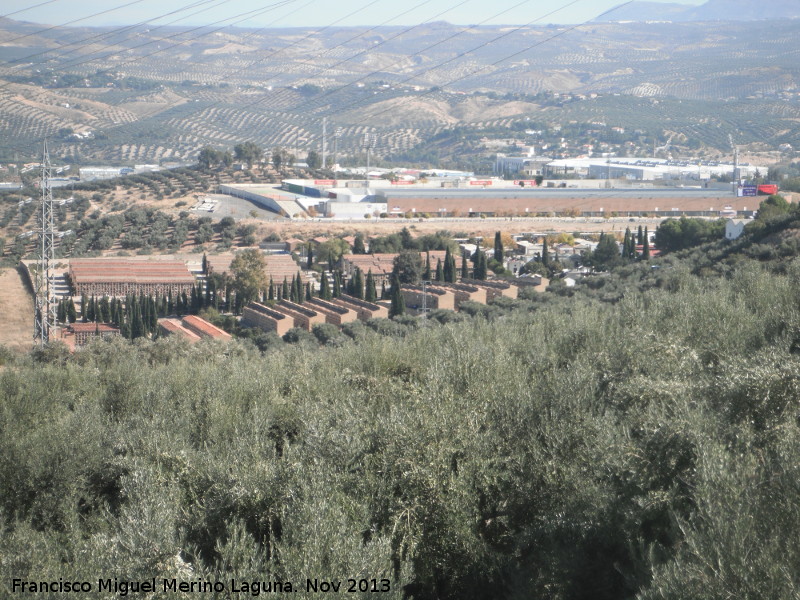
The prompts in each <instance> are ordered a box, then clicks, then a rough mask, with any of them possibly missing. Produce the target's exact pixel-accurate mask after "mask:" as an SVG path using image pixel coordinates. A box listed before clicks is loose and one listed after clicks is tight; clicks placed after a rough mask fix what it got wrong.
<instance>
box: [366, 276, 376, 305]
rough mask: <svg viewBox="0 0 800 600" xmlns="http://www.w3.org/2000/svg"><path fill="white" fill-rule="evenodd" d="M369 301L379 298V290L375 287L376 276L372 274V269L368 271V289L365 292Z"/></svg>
mask: <svg viewBox="0 0 800 600" xmlns="http://www.w3.org/2000/svg"><path fill="white" fill-rule="evenodd" d="M364 299H365V300H366V301H367V302H375V301H376V300H377V299H378V290H376V289H375V278H374V277H373V276H372V269H370V270H369V271H368V272H367V291H366V292H365V294H364Z"/></svg>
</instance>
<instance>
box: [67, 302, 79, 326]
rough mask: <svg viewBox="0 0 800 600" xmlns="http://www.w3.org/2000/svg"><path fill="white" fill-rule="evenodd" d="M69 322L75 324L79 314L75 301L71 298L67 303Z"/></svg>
mask: <svg viewBox="0 0 800 600" xmlns="http://www.w3.org/2000/svg"><path fill="white" fill-rule="evenodd" d="M67 320H68V321H69V322H70V323H74V322H75V321H77V320H78V312H77V311H76V310H75V301H74V300H73V299H72V298H70V299H69V302H68V303H67Z"/></svg>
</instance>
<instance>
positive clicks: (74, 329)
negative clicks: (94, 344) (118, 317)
mask: <svg viewBox="0 0 800 600" xmlns="http://www.w3.org/2000/svg"><path fill="white" fill-rule="evenodd" d="M67 332H68V334H72V335H74V336H75V337H74V340H75V346H84V345H86V344H88V343H89V342H90V341H91V340H92V339H94V338H111V337H116V336H118V335H120V332H119V327H114V326H113V325H109V324H108V323H73V324H72V325H70V326H69V327H67Z"/></svg>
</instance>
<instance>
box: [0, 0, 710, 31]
mask: <svg viewBox="0 0 800 600" xmlns="http://www.w3.org/2000/svg"><path fill="white" fill-rule="evenodd" d="M623 1H624V0H492V1H490V2H487V1H486V0H408V1H403V2H398V1H397V0H138V1H137V0H116V1H114V2H104V3H100V2H86V1H85V0H50V1H49V2H48V1H47V0H27V1H21V0H5V1H4V2H2V7H1V8H0V15H2V16H5V15H10V18H12V19H16V20H19V21H32V22H35V23H42V24H48V25H64V24H67V23H69V22H71V21H75V20H76V19H83V18H84V17H90V16H91V15H95V14H96V13H99V12H101V11H108V12H105V13H104V14H102V15H98V16H94V17H91V18H87V19H84V20H80V21H78V22H76V23H74V25H75V26H81V25H121V24H131V23H138V22H143V21H148V22H151V21H152V22H153V23H154V24H164V23H167V22H170V23H171V22H173V21H175V23H174V24H175V25H202V24H208V23H214V22H217V21H221V20H223V19H229V20H228V21H225V23H224V24H235V25H237V26H239V27H265V26H269V27H295V26H312V27H320V26H326V25H333V24H334V23H335V24H336V25H338V26H343V25H380V24H384V23H385V24H386V25H411V24H417V23H423V22H427V21H432V20H436V21H448V22H450V23H456V24H465V25H466V24H469V25H473V24H478V23H484V22H485V23H486V24H513V25H523V24H527V23H533V22H535V23H536V24H547V23H582V22H584V21H587V20H590V19H592V18H594V17H596V16H598V15H599V14H601V13H602V12H604V11H607V10H610V9H612V8H614V7H615V6H619V5H620V4H622V3H623ZM650 1H651V2H671V0H650ZM43 2H44V3H46V4H45V5H44V6H40V7H38V8H33V7H35V6H37V5H39V4H42V3H43ZM704 2H705V0H680V3H681V4H689V5H695V6H696V5H700V4H703V3H704ZM125 5H129V6H126V7H124V8H119V9H118V10H110V9H114V8H116V7H123V6H125ZM189 6H193V8H187V7H189ZM270 7H272V8H271V9H270ZM27 8H30V10H23V9H27ZM184 8H186V10H181V9H184ZM17 11H23V12H17ZM172 11H179V12H176V13H175V14H172V15H170V16H167V17H163V18H160V19H159V17H160V16H162V15H165V14H166V13H169V12H172ZM199 11H202V12H199ZM249 11H263V12H262V13H261V14H249V15H246V14H244V13H248V12H249ZM13 13H16V14H13ZM192 13H197V14H194V15H192ZM501 13H502V14H501ZM237 15H240V16H237ZM612 15H613V13H612Z"/></svg>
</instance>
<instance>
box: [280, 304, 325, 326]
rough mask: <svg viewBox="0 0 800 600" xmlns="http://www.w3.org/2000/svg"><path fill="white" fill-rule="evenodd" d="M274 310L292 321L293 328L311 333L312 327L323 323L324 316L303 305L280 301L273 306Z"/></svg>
mask: <svg viewBox="0 0 800 600" xmlns="http://www.w3.org/2000/svg"><path fill="white" fill-rule="evenodd" d="M275 310H277V311H278V312H281V313H283V314H285V315H287V316H289V317H292V319H294V326H295V327H300V328H301V329H305V330H306V331H311V328H312V327H313V326H314V325H321V324H322V323H324V322H325V315H324V314H322V313H320V312H317V311H316V310H313V309H311V308H308V307H307V306H305V305H303V304H297V303H296V302H290V301H289V300H281V301H280V302H278V303H277V304H276V305H275Z"/></svg>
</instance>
